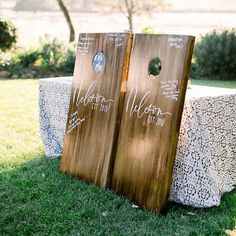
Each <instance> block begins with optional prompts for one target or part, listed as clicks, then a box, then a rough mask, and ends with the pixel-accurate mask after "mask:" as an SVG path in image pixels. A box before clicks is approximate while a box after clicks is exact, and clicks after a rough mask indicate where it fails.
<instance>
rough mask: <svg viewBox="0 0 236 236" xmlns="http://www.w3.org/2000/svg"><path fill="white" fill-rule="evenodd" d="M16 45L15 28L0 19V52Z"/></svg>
mask: <svg viewBox="0 0 236 236" xmlns="http://www.w3.org/2000/svg"><path fill="white" fill-rule="evenodd" d="M14 43H16V28H15V27H14V26H13V25H12V23H10V22H9V21H4V20H1V19H0V51H2V52H5V51H7V50H9V49H11V47H12V46H13V45H14Z"/></svg>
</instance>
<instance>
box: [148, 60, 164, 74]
mask: <svg viewBox="0 0 236 236" xmlns="http://www.w3.org/2000/svg"><path fill="white" fill-rule="evenodd" d="M160 73H161V60H160V58H159V57H154V58H153V59H152V60H151V61H150V62H149V64H148V74H149V77H150V78H151V79H156V78H157V76H158V75H159V74H160Z"/></svg>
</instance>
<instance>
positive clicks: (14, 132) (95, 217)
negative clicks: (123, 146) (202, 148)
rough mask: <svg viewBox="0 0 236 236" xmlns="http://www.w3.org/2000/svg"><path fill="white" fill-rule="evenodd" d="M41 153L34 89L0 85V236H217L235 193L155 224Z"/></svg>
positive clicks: (29, 84) (231, 221)
mask: <svg viewBox="0 0 236 236" xmlns="http://www.w3.org/2000/svg"><path fill="white" fill-rule="evenodd" d="M59 162H60V161H59V159H48V158H47V157H45V155H44V152H43V147H42V143H41V141H40V138H39V125H38V81H37V80H0V235H1V236H2V235H14V236H15V235H86V236H87V235H181V236H182V235H191V236H192V235H224V231H225V230H226V229H233V228H234V227H235V226H236V190H234V191H232V192H231V193H227V194H224V196H223V198H222V202H221V204H220V206H219V207H212V208H208V209H194V208H191V207H187V206H182V205H178V204H170V206H169V209H168V213H167V214H166V215H164V216H160V215H158V214H156V213H153V212H147V211H143V210H140V209H134V208H132V204H131V203H130V202H129V201H128V200H127V199H125V198H122V197H119V196H117V195H116V194H115V193H113V192H111V191H105V190H102V189H99V188H97V187H95V186H93V185H88V184H85V183H83V182H81V181H79V180H77V179H74V178H71V177H69V176H67V175H64V174H62V173H61V172H60V171H59Z"/></svg>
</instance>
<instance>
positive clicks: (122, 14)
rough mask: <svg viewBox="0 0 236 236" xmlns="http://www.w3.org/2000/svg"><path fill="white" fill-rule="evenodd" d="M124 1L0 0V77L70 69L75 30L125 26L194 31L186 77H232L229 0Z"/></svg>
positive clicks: (235, 49) (232, 6) (232, 7)
mask: <svg viewBox="0 0 236 236" xmlns="http://www.w3.org/2000/svg"><path fill="white" fill-rule="evenodd" d="M125 2H126V1H125V0H112V1H106V0H53V1H47V0H3V1H1V3H0V77H9V78H41V77H53V76H61V75H72V74H73V67H74V61H75V51H76V39H77V38H78V34H79V33H80V32H114V31H116V32H124V31H128V30H129V31H133V32H142V33H161V34H188V35H194V36H196V44H195V50H194V56H193V61H192V69H191V78H194V79H204V80H205V79H220V80H235V79H236V76H235V75H236V58H235V56H234V55H235V53H236V36H235V30H234V26H235V25H236V2H235V1H234V0H199V1H197V2H196V1H194V0H188V1H187V0H150V1H143V0H138V1H132V0H131V1H128V5H126V4H125ZM4 25H5V28H4V27H3V26H4ZM6 25H7V26H8V29H9V31H8V34H7V32H6ZM4 37H5V38H4ZM4 40H5V42H4Z"/></svg>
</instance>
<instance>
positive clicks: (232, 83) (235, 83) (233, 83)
mask: <svg viewBox="0 0 236 236" xmlns="http://www.w3.org/2000/svg"><path fill="white" fill-rule="evenodd" d="M191 84H193V85H200V86H211V87H224V88H236V80H226V81H224V80H196V79H192V80H191Z"/></svg>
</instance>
